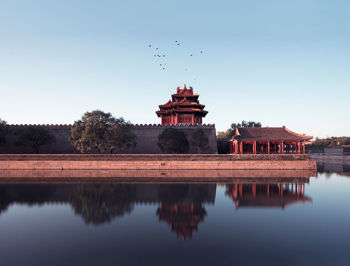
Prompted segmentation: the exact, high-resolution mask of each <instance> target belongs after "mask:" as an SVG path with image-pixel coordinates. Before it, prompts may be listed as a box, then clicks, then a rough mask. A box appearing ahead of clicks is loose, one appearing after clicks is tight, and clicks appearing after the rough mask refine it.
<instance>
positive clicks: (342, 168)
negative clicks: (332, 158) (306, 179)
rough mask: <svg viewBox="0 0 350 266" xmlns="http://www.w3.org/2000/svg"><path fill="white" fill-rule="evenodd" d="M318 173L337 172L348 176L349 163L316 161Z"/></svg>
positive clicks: (349, 171) (349, 172) (349, 170)
mask: <svg viewBox="0 0 350 266" xmlns="http://www.w3.org/2000/svg"><path fill="white" fill-rule="evenodd" d="M317 171H318V172H319V173H329V174H331V173H337V174H340V175H343V176H350V165H348V164H334V163H317Z"/></svg>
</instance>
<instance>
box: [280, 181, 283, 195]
mask: <svg viewBox="0 0 350 266" xmlns="http://www.w3.org/2000/svg"><path fill="white" fill-rule="evenodd" d="M280 192H281V197H283V184H281V185H280Z"/></svg>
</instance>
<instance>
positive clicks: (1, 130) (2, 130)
mask: <svg viewBox="0 0 350 266" xmlns="http://www.w3.org/2000/svg"><path fill="white" fill-rule="evenodd" d="M7 133H8V126H7V123H6V121H4V120H1V118H0V144H1V143H5V142H6V135H7Z"/></svg>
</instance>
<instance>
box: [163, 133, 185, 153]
mask: <svg viewBox="0 0 350 266" xmlns="http://www.w3.org/2000/svg"><path fill="white" fill-rule="evenodd" d="M158 146H159V148H160V149H161V150H162V152H165V153H187V152H188V150H189V143H188V140H187V138H186V135H185V133H183V132H182V131H180V130H178V129H175V128H167V129H164V130H163V132H162V133H161V134H160V135H159V136H158Z"/></svg>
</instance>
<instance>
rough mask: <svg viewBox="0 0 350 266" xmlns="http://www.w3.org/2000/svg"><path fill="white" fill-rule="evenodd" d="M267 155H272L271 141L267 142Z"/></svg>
mask: <svg viewBox="0 0 350 266" xmlns="http://www.w3.org/2000/svg"><path fill="white" fill-rule="evenodd" d="M267 154H270V141H268V142H267Z"/></svg>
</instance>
